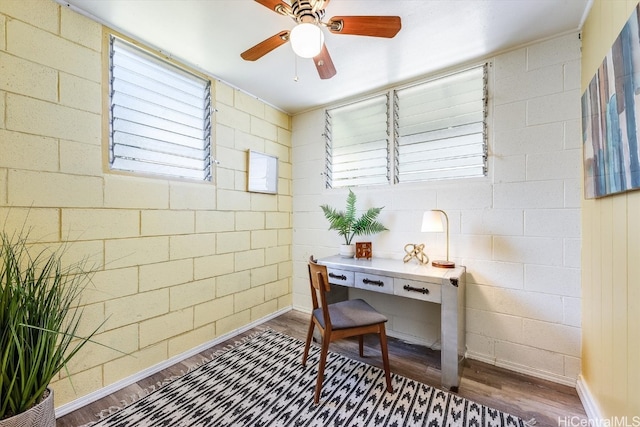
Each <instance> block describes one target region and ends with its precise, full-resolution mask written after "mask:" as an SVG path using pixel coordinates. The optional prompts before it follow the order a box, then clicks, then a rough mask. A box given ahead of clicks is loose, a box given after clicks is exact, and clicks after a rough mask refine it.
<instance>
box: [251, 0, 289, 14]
mask: <svg viewBox="0 0 640 427" xmlns="http://www.w3.org/2000/svg"><path fill="white" fill-rule="evenodd" d="M256 1H257V2H258V3H260V4H261V5H263V6H264V7H266V8H268V9H271V10H273V11H274V12H276V13H279V14H281V15H291V14H292V13H293V12H291V6H289V5H288V4H287V3H285V2H283V1H280V0H256Z"/></svg>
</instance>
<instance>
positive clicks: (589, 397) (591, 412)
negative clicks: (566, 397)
mask: <svg viewBox="0 0 640 427" xmlns="http://www.w3.org/2000/svg"><path fill="white" fill-rule="evenodd" d="M576 391H577V392H578V397H580V401H581V402H582V406H584V411H585V412H586V413H587V418H589V419H590V420H602V419H603V416H602V412H601V411H600V408H599V407H598V404H597V403H596V399H595V398H594V397H593V394H592V393H591V390H589V386H588V385H587V383H586V381H585V380H584V377H583V376H582V375H580V376H578V382H577V383H576Z"/></svg>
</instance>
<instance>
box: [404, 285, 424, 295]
mask: <svg viewBox="0 0 640 427" xmlns="http://www.w3.org/2000/svg"><path fill="white" fill-rule="evenodd" d="M404 290H405V291H411V292H420V293H421V294H425V295H426V294H428V293H429V289H427V288H414V287H413V286H409V285H404Z"/></svg>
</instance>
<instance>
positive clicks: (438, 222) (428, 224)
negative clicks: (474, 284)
mask: <svg viewBox="0 0 640 427" xmlns="http://www.w3.org/2000/svg"><path fill="white" fill-rule="evenodd" d="M442 215H444V225H443V222H442ZM445 229H446V231H447V259H446V260H436V261H432V262H431V265H433V266H434V267H441V268H454V267H455V266H456V264H455V263H454V262H453V261H449V217H448V216H447V214H446V213H445V211H443V210H440V209H432V210H430V211H427V212H425V213H424V215H423V216H422V232H423V233H425V232H435V233H442V232H443V231H445Z"/></svg>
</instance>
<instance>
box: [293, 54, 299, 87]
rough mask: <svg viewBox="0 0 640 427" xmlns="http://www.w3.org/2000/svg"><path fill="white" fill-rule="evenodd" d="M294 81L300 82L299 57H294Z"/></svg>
mask: <svg viewBox="0 0 640 427" xmlns="http://www.w3.org/2000/svg"><path fill="white" fill-rule="evenodd" d="M293 81H294V82H296V83H297V82H298V55H293Z"/></svg>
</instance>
